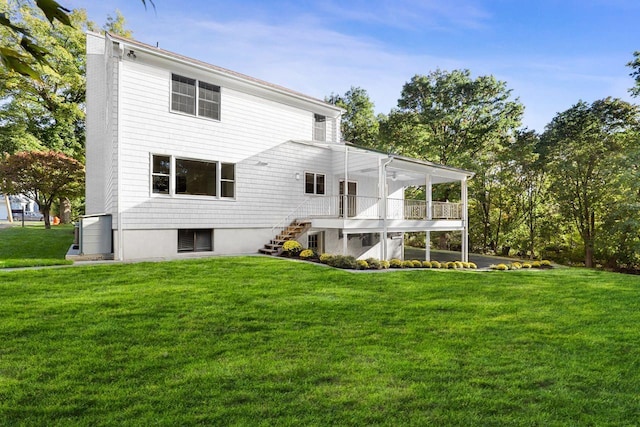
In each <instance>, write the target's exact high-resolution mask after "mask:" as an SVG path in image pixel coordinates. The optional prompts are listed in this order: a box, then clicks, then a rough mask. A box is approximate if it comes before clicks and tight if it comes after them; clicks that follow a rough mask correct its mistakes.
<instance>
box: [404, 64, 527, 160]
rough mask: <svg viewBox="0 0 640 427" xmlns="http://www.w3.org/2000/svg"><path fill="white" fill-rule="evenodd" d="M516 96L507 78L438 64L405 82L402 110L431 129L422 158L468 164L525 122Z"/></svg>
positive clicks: (521, 107) (428, 129) (411, 120)
mask: <svg viewBox="0 0 640 427" xmlns="http://www.w3.org/2000/svg"><path fill="white" fill-rule="evenodd" d="M510 97H511V90H510V89H507V86H506V83H505V82H502V81H499V80H496V78H495V77H493V76H480V77H478V78H476V79H472V78H471V73H470V71H469V70H454V71H452V72H447V71H442V70H436V71H434V72H431V73H429V74H428V75H427V76H421V75H416V76H414V77H413V78H412V79H411V81H410V82H408V83H406V84H405V85H404V87H403V89H402V95H401V97H400V99H399V100H398V107H399V110H398V114H399V115H401V116H404V117H403V119H404V120H405V121H407V120H408V121H410V122H413V123H414V124H419V125H420V126H421V127H422V128H423V130H424V131H425V132H427V134H428V135H427V137H426V138H424V142H425V143H426V145H425V147H424V150H425V151H424V152H423V153H422V156H421V157H422V158H425V159H427V160H433V161H437V162H440V163H443V164H450V165H452V166H460V167H465V166H468V165H470V164H472V163H473V162H472V160H473V159H474V158H475V157H476V155H477V154H479V153H480V152H482V151H487V150H490V148H491V147H490V146H491V145H492V144H496V143H501V142H503V141H505V140H507V139H508V138H509V137H510V136H511V135H512V134H513V132H514V130H515V129H516V128H517V127H518V126H520V121H521V118H522V112H523V106H522V104H521V103H520V102H519V101H518V100H517V99H516V100H510Z"/></svg>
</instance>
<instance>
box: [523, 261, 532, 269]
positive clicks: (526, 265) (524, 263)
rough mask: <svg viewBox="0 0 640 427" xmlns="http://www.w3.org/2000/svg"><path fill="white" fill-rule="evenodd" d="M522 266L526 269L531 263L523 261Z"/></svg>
mask: <svg viewBox="0 0 640 427" xmlns="http://www.w3.org/2000/svg"><path fill="white" fill-rule="evenodd" d="M522 268H525V269H526V268H531V264H530V263H528V262H523V263H522Z"/></svg>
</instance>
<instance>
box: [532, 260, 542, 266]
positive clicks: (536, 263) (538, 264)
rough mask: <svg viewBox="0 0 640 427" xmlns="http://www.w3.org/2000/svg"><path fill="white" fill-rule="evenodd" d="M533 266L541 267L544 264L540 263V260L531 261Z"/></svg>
mask: <svg viewBox="0 0 640 427" xmlns="http://www.w3.org/2000/svg"><path fill="white" fill-rule="evenodd" d="M531 267H533V268H540V267H542V264H541V263H540V261H533V262H532V263H531Z"/></svg>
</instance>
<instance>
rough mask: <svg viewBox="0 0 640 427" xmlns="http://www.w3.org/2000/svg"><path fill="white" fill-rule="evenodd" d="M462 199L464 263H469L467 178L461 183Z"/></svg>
mask: <svg viewBox="0 0 640 427" xmlns="http://www.w3.org/2000/svg"><path fill="white" fill-rule="evenodd" d="M460 190H461V193H462V194H461V195H460V196H461V198H462V261H463V262H469V207H468V196H467V178H466V177H465V178H464V179H463V180H462V181H461V182H460Z"/></svg>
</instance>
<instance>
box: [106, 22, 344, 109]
mask: <svg viewBox="0 0 640 427" xmlns="http://www.w3.org/2000/svg"><path fill="white" fill-rule="evenodd" d="M105 36H106V37H107V38H108V39H109V40H112V41H115V42H118V43H121V44H123V45H125V46H126V48H128V49H139V50H142V51H145V52H148V53H152V54H155V55H158V56H161V57H165V58H168V59H172V60H175V61H178V62H182V63H186V64H189V65H192V66H195V67H198V68H201V69H205V70H208V71H211V72H214V73H216V74H221V75H224V76H225V77H227V78H231V79H234V80H238V81H242V82H245V83H249V84H251V85H253V86H257V87H261V88H263V89H268V90H270V91H272V92H276V93H279V94H284V95H288V96H291V97H293V98H297V99H299V100H302V101H306V102H308V103H311V104H315V105H316V106H318V107H321V108H322V109H323V110H332V111H334V112H335V116H338V115H339V114H341V113H343V112H344V109H342V108H340V107H338V106H336V105H333V104H329V103H328V102H325V101H323V100H321V99H318V98H315V97H312V96H309V95H305V94H303V93H301V92H297V91H295V90H292V89H288V88H286V87H284V86H280V85H277V84H274V83H270V82H267V81H264V80H260V79H257V78H255V77H251V76H248V75H246V74H242V73H239V72H237V71H233V70H229V69H227V68H223V67H220V66H217V65H213V64H209V63H207V62H204V61H200V60H198V59H194V58H190V57H188V56H184V55H180V54H178V53H175V52H171V51H168V50H164V49H161V48H159V47H156V46H151V45H149V44H146V43H142V42H140V41H137V40H133V39H129V38H126V37H122V36H119V35H116V34H112V33H109V32H106V33H105Z"/></svg>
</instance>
